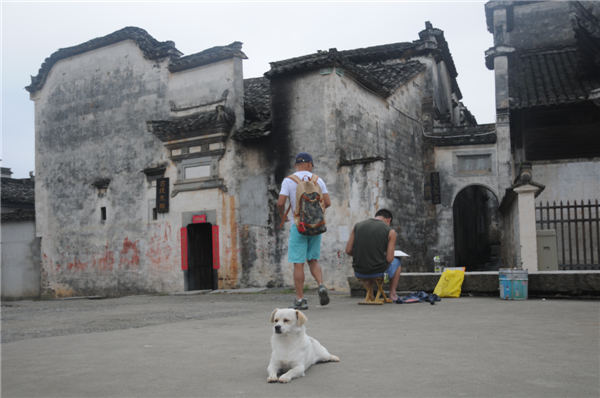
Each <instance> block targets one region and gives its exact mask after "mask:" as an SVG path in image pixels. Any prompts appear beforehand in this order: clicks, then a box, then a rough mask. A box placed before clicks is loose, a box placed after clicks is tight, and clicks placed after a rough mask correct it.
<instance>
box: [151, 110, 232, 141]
mask: <svg viewBox="0 0 600 398" xmlns="http://www.w3.org/2000/svg"><path fill="white" fill-rule="evenodd" d="M234 121H235V114H234V113H233V111H232V110H230V109H228V108H225V107H224V106H222V105H219V106H217V107H216V108H215V110H212V111H206V112H198V113H195V114H193V115H189V116H182V117H175V118H171V119H168V120H151V121H148V122H147V125H148V129H149V130H150V131H151V132H152V133H153V134H154V135H155V136H156V137H157V138H158V139H159V140H161V141H163V142H167V141H173V140H180V139H184V138H190V137H197V136H199V135H201V134H207V133H213V132H222V133H228V132H229V129H230V128H231V126H233V123H234Z"/></svg>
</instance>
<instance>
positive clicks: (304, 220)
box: [288, 174, 327, 235]
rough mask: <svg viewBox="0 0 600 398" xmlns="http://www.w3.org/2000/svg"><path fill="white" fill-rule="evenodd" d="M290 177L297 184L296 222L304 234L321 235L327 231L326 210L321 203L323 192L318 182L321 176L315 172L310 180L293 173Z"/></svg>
mask: <svg viewBox="0 0 600 398" xmlns="http://www.w3.org/2000/svg"><path fill="white" fill-rule="evenodd" d="M288 178H289V179H290V180H292V181H294V182H295V183H296V184H298V185H297V186H296V208H295V209H294V222H295V224H296V228H297V229H298V232H300V233H301V234H302V235H319V234H322V233H323V232H325V231H327V227H326V226H325V211H324V210H323V206H322V205H321V200H322V198H323V193H322V192H321V187H320V186H319V184H318V183H317V181H318V180H319V177H318V176H317V175H316V174H313V175H312V177H311V179H310V180H308V181H304V180H300V178H298V177H297V176H296V175H294V174H292V175H290V176H288Z"/></svg>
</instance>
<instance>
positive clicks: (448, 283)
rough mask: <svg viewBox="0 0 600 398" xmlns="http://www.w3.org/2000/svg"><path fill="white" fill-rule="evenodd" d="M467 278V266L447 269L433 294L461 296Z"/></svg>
mask: <svg viewBox="0 0 600 398" xmlns="http://www.w3.org/2000/svg"><path fill="white" fill-rule="evenodd" d="M464 280H465V268H464V267H460V268H454V269H445V270H444V272H443V273H442V276H440V280H439V281H438V283H437V285H435V289H434V290H433V294H437V295H438V296H439V297H460V290H461V287H462V284H463V281H464Z"/></svg>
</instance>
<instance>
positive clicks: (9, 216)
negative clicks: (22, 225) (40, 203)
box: [0, 209, 35, 222]
mask: <svg viewBox="0 0 600 398" xmlns="http://www.w3.org/2000/svg"><path fill="white" fill-rule="evenodd" d="M0 219H1V220H2V222H6V221H33V220H35V209H14V210H12V209H11V210H9V211H4V210H3V211H2V215H1V217H0Z"/></svg>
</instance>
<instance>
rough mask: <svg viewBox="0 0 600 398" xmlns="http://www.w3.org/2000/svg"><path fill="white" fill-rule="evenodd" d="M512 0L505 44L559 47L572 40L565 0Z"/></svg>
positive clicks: (524, 46) (569, 7) (525, 46)
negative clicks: (510, 18)
mask: <svg viewBox="0 0 600 398" xmlns="http://www.w3.org/2000/svg"><path fill="white" fill-rule="evenodd" d="M515 3H516V4H515V6H514V7H513V22H512V30H510V31H509V32H508V34H506V39H505V40H506V44H508V45H510V46H513V47H515V48H518V49H529V48H543V47H560V46H561V45H567V44H571V43H572V42H573V40H574V33H573V29H572V28H571V23H570V17H571V15H570V11H571V5H570V4H569V2H567V1H540V2H529V3H523V4H519V2H515ZM531 21H535V23H531Z"/></svg>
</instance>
